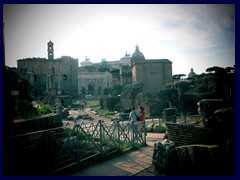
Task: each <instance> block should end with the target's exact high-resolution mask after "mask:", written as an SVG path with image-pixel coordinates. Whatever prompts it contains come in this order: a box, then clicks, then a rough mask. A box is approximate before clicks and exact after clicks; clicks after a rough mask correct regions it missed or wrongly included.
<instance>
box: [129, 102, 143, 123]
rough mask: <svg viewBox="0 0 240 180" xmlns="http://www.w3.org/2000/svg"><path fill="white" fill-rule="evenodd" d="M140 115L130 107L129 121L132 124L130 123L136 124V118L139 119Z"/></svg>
mask: <svg viewBox="0 0 240 180" xmlns="http://www.w3.org/2000/svg"><path fill="white" fill-rule="evenodd" d="M140 116H141V114H140V112H139V111H136V110H135V107H134V106H132V107H131V112H130V114H129V121H130V122H132V123H137V122H138V120H137V119H138V118H140Z"/></svg>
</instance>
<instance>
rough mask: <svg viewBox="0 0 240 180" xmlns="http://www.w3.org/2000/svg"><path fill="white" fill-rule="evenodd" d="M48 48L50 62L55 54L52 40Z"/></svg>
mask: <svg viewBox="0 0 240 180" xmlns="http://www.w3.org/2000/svg"><path fill="white" fill-rule="evenodd" d="M47 46H48V59H49V60H53V57H54V56H53V52H54V49H53V42H52V41H51V40H50V41H49V42H48V44H47Z"/></svg>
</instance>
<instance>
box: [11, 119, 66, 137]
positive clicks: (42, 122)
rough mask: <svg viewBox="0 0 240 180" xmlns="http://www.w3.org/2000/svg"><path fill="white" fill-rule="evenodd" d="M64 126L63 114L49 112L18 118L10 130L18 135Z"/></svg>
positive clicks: (12, 133)
mask: <svg viewBox="0 0 240 180" xmlns="http://www.w3.org/2000/svg"><path fill="white" fill-rule="evenodd" d="M61 126H62V114H48V115H44V116H41V117H36V118H32V119H24V120H16V121H14V122H13V123H12V125H11V129H10V130H9V131H11V132H9V133H10V134H11V135H18V134H24V133H30V132H34V131H40V130H45V129H50V128H55V127H61Z"/></svg>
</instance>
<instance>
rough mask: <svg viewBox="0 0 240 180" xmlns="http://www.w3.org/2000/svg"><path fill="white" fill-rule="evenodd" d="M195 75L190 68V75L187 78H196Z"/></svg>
mask: <svg viewBox="0 0 240 180" xmlns="http://www.w3.org/2000/svg"><path fill="white" fill-rule="evenodd" d="M196 75H197V74H196V73H195V72H194V71H193V68H191V71H190V73H189V74H188V78H191V77H193V76H196Z"/></svg>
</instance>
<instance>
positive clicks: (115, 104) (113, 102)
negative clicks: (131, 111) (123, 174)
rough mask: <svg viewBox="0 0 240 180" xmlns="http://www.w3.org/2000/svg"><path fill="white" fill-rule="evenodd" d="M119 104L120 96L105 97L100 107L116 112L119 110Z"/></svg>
mask: <svg viewBox="0 0 240 180" xmlns="http://www.w3.org/2000/svg"><path fill="white" fill-rule="evenodd" d="M119 102H120V97H119V96H115V97H105V98H101V100H100V105H101V106H103V107H104V108H105V109H109V110H111V111H115V110H118V109H119Z"/></svg>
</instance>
